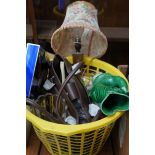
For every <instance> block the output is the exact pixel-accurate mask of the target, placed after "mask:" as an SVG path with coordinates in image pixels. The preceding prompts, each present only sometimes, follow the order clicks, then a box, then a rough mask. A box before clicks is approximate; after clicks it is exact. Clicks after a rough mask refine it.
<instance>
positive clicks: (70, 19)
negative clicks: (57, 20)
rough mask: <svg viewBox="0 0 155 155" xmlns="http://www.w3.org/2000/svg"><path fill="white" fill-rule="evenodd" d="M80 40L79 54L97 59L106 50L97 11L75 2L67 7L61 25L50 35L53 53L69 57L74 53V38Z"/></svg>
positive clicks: (85, 4)
mask: <svg viewBox="0 0 155 155" xmlns="http://www.w3.org/2000/svg"><path fill="white" fill-rule="evenodd" d="M77 37H78V38H80V39H81V45H82V46H81V53H83V54H84V55H87V56H91V57H96V58H99V57H101V56H102V55H104V54H105V52H106V50H107V46H108V43H107V39H106V36H105V35H104V34H103V33H102V32H101V31H100V28H99V25H98V20H97V9H96V8H95V6H94V5H92V4H91V3H88V2H86V1H76V2H74V3H72V4H70V5H69V6H68V7H67V11H66V16H65V19H64V22H63V24H62V25H61V27H60V28H58V29H57V30H56V31H55V32H54V33H53V35H52V38H51V46H52V48H53V50H54V51H55V53H58V54H60V55H62V56H65V57H66V56H69V55H72V54H73V53H74V52H75V48H74V41H75V38H77Z"/></svg>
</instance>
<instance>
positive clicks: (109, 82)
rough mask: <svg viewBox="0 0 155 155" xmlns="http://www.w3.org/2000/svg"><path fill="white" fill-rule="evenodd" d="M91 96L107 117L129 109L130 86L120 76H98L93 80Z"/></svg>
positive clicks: (106, 74)
mask: <svg viewBox="0 0 155 155" xmlns="http://www.w3.org/2000/svg"><path fill="white" fill-rule="evenodd" d="M89 96H90V97H91V99H92V102H93V103H96V104H97V105H98V106H99V107H100V109H101V111H102V112H103V113H104V114H105V115H107V116H109V115H113V114H114V113H115V112H117V111H126V110H128V109H129V93H128V85H127V83H126V81H125V80H124V79H123V78H121V77H119V76H112V75H111V74H108V73H104V74H100V75H98V76H97V77H96V78H95V79H94V80H93V87H92V89H91V90H90V93H89Z"/></svg>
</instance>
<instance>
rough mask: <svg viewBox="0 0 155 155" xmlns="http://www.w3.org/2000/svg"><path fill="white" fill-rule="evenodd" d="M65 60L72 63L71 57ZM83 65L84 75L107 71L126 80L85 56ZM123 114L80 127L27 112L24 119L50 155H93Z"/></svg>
mask: <svg viewBox="0 0 155 155" xmlns="http://www.w3.org/2000/svg"><path fill="white" fill-rule="evenodd" d="M68 59H69V61H70V62H71V63H72V61H73V60H72V57H69V58H68ZM84 63H85V68H84V69H85V75H86V76H90V75H92V74H94V73H99V72H107V73H111V74H112V75H119V76H121V77H122V78H124V79H125V80H126V81H127V79H126V78H125V76H124V75H123V74H122V73H121V72H120V71H119V70H118V69H116V68H115V67H113V66H112V65H110V64H108V63H106V62H104V61H100V60H98V59H92V58H90V57H84ZM123 113H124V112H116V113H115V114H114V115H112V116H108V117H105V118H103V119H101V120H98V121H95V122H92V123H86V124H79V125H64V124H57V123H52V122H48V121H46V120H43V119H41V118H39V117H37V116H35V115H34V114H33V113H31V112H30V111H29V110H28V109H26V118H27V120H29V121H30V122H31V123H32V125H33V128H34V130H35V132H36V134H37V136H38V138H39V139H40V141H41V142H42V143H43V144H44V145H45V147H46V148H47V150H48V151H49V152H50V153H51V154H52V155H95V154H97V153H98V152H99V151H101V149H102V148H103V146H104V143H105V142H106V140H107V138H108V136H109V134H110V132H111V130H112V128H113V126H114V123H115V121H116V120H117V119H118V118H119V117H121V115H122V114H123Z"/></svg>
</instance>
